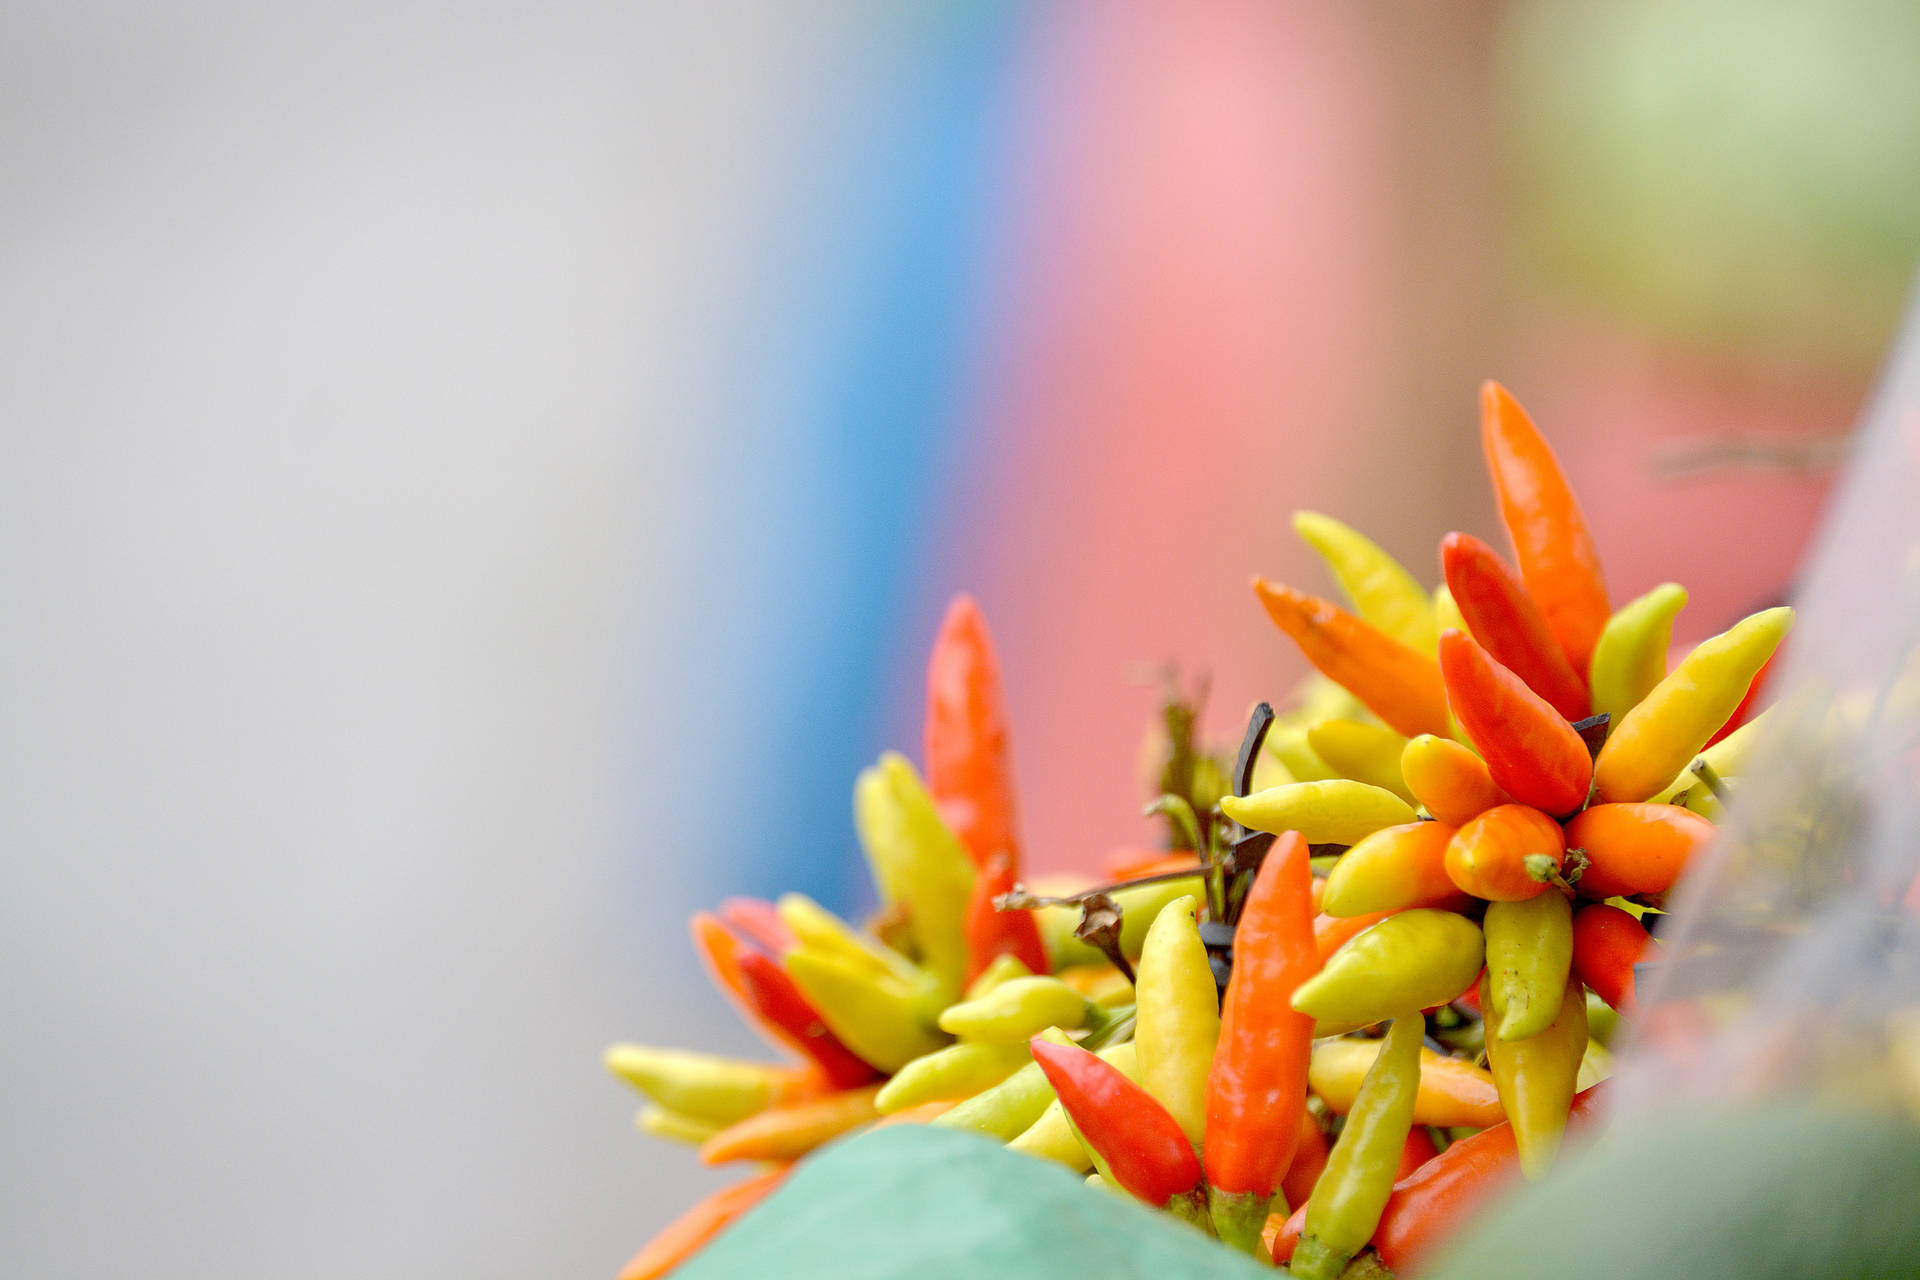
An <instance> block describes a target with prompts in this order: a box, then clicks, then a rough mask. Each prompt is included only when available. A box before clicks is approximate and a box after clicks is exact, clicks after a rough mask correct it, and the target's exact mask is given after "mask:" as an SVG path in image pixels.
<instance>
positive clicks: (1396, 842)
mask: <svg viewBox="0 0 1920 1280" xmlns="http://www.w3.org/2000/svg"><path fill="white" fill-rule="evenodd" d="M1453 833H1454V829H1453V828H1452V827H1450V826H1448V825H1447V824H1446V823H1444V822H1408V823H1404V824H1402V825H1401V826H1397V827H1387V828H1385V829H1383V830H1380V831H1376V832H1374V833H1373V834H1372V835H1370V836H1366V837H1364V838H1363V839H1362V840H1361V841H1360V843H1359V844H1356V845H1354V846H1353V847H1352V848H1350V849H1348V850H1347V851H1346V852H1345V853H1343V854H1341V855H1340V858H1339V860H1338V861H1337V862H1335V863H1334V864H1333V870H1332V871H1331V872H1329V873H1328V875H1327V880H1326V888H1325V889H1324V890H1322V891H1321V895H1320V901H1319V902H1318V903H1317V904H1316V905H1317V906H1318V907H1319V908H1320V910H1321V911H1322V912H1324V913H1325V914H1327V915H1330V916H1357V915H1364V914H1367V913H1370V912H1375V911H1399V910H1402V909H1403V908H1406V907H1430V906H1438V905H1439V904H1441V903H1443V902H1446V901H1447V900H1448V899H1450V898H1453V897H1455V896H1457V895H1458V893H1459V890H1458V889H1456V888H1455V887H1454V883H1453V881H1452V880H1451V879H1449V878H1448V876H1447V844H1448V842H1449V841H1451V840H1452V839H1453Z"/></svg>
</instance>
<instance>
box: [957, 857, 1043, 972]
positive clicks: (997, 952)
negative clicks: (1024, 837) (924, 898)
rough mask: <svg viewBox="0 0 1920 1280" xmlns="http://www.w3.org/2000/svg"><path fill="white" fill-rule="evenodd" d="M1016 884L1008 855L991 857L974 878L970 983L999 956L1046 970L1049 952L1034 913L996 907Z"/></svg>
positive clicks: (969, 931)
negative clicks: (1015, 958) (1043, 941)
mask: <svg viewBox="0 0 1920 1280" xmlns="http://www.w3.org/2000/svg"><path fill="white" fill-rule="evenodd" d="M1014 883H1015V882H1014V866H1013V858H1012V857H1011V856H1010V855H1009V854H1007V853H1005V852H1000V853H991V854H988V855H987V858H986V861H985V862H984V863H982V864H981V867H980V874H979V875H978V876H976V877H975V878H974V882H973V896H972V897H971V898H969V899H968V900H967V915H966V926H965V928H966V940H967V981H968V982H972V981H973V980H974V979H975V978H977V977H979V976H980V974H981V972H982V971H983V970H985V969H986V967H987V966H988V965H989V964H992V963H993V961H994V960H995V958H997V957H999V956H1005V955H1011V956H1014V957H1017V958H1018V959H1019V960H1020V962H1021V963H1022V964H1024V965H1026V966H1027V968H1028V969H1029V970H1031V971H1033V972H1035V973H1038V972H1040V971H1042V970H1044V969H1046V968H1047V950H1046V947H1045V946H1043V945H1042V944H1041V942H1040V926H1039V925H1038V924H1036V923H1034V919H1033V912H1031V911H1025V910H1019V909H1012V910H1007V911H1001V910H1000V909H998V908H997V907H995V906H994V905H993V900H994V899H995V898H996V897H998V896H999V895H1001V894H1003V893H1011V892H1012V891H1013V886H1014Z"/></svg>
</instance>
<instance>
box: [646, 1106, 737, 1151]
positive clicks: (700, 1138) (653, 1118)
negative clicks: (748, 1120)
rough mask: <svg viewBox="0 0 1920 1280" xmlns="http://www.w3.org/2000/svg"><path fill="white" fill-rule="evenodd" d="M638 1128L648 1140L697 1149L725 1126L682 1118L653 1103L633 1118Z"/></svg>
mask: <svg viewBox="0 0 1920 1280" xmlns="http://www.w3.org/2000/svg"><path fill="white" fill-rule="evenodd" d="M634 1122H635V1123H636V1124H638V1125H639V1126H640V1132H642V1133H644V1134H646V1135H647V1136H648V1137H650V1138H659V1139H661V1140H662V1141H665V1142H682V1143H685V1144H686V1145H687V1146H690V1147H697V1146H699V1145H700V1144H701V1143H703V1142H705V1141H706V1140H707V1139H708V1138H711V1137H712V1136H713V1135H714V1134H716V1133H718V1132H720V1130H721V1129H722V1128H724V1127H725V1126H723V1125H717V1124H714V1123H713V1122H712V1121H709V1120H696V1119H694V1118H693V1117H692V1116H683V1115H681V1114H680V1113H679V1112H678V1111H674V1110H672V1109H671V1108H668V1107H663V1106H660V1105H659V1104H658V1103H654V1104H652V1105H649V1106H645V1107H642V1108H640V1114H639V1115H638V1116H636V1117H634Z"/></svg>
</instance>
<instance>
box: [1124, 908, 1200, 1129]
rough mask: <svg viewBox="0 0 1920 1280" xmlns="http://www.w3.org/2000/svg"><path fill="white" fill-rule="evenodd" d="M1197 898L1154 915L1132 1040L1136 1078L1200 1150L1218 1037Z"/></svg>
mask: <svg viewBox="0 0 1920 1280" xmlns="http://www.w3.org/2000/svg"><path fill="white" fill-rule="evenodd" d="M1199 909H1200V900H1199V899H1198V898H1195V897H1192V896H1187V897H1183V898H1178V899H1175V900H1174V901H1173V902H1171V903H1168V904H1167V906H1166V907H1165V908H1164V909H1163V910H1162V911H1161V912H1160V914H1159V915H1158V916H1157V917H1155V918H1154V921H1153V926H1152V927H1151V928H1150V929H1148V930H1147V940H1146V945H1145V946H1143V947H1142V948H1141V951H1140V967H1139V972H1138V980H1137V981H1136V982H1135V983H1134V994H1135V1001H1136V1007H1135V1011H1134V1016H1135V1023H1134V1030H1133V1039H1134V1043H1135V1044H1136V1045H1138V1046H1139V1063H1140V1082H1141V1084H1143V1085H1144V1086H1146V1090H1147V1092H1148V1093H1150V1094H1152V1095H1153V1096H1154V1097H1155V1098H1156V1099H1158V1100H1159V1102H1160V1105H1161V1106H1163V1107H1165V1108H1166V1109H1167V1111H1168V1113H1169V1114H1171V1115H1172V1116H1173V1118H1174V1120H1175V1121H1177V1122H1178V1123H1179V1125H1180V1129H1181V1132H1183V1133H1185V1134H1186V1135H1187V1140H1188V1141H1190V1142H1192V1143H1193V1145H1194V1146H1195V1147H1196V1148H1198V1147H1199V1146H1200V1140H1201V1138H1202V1137H1203V1136H1204V1135H1205V1133H1206V1128H1207V1073H1208V1072H1209V1071H1210V1070H1211V1069H1212V1066H1213V1046H1214V1043H1215V1042H1216V1041H1217V1040H1218V1039H1219V1038H1220V995H1219V989H1218V987H1217V986H1216V985H1215V984H1214V980H1213V969H1212V967H1211V966H1210V965H1209V964H1208V963H1207V948H1206V946H1205V944H1204V943H1202V942H1201V941H1200V927H1199V924H1198V923H1197V919H1196V916H1197V913H1198V911H1199Z"/></svg>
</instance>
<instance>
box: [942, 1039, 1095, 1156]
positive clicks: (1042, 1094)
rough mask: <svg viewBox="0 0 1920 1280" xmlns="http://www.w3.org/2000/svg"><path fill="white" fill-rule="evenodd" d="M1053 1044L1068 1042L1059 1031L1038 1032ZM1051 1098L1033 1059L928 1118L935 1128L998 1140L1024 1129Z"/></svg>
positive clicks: (1037, 1117)
mask: <svg viewBox="0 0 1920 1280" xmlns="http://www.w3.org/2000/svg"><path fill="white" fill-rule="evenodd" d="M1041 1035H1043V1036H1044V1037H1045V1038H1046V1039H1048V1040H1051V1041H1053V1042H1054V1043H1055V1044H1072V1043H1073V1042H1072V1041H1071V1040H1070V1039H1068V1038H1067V1034H1066V1032H1064V1031H1060V1030H1057V1029H1056V1030H1049V1031H1043V1032H1041ZM1052 1101H1053V1086H1052V1085H1050V1084H1048V1083H1047V1076H1046V1073H1045V1072H1044V1071H1042V1070H1041V1069H1040V1064H1039V1063H1037V1062H1028V1063H1027V1065H1026V1066H1024V1067H1021V1068H1020V1069H1019V1070H1018V1071H1016V1072H1014V1073H1013V1074H1012V1075H1010V1076H1008V1077H1007V1078H1006V1079H1005V1080H1002V1081H1001V1082H1000V1083H999V1084H997V1085H995V1086H993V1088H991V1089H988V1090H986V1091H984V1092H982V1093H976V1094H974V1095H973V1097H971V1098H968V1099H967V1100H966V1101H965V1102H963V1103H961V1104H960V1105H959V1106H957V1107H955V1108H954V1109H953V1110H951V1111H949V1112H947V1113H946V1114H945V1115H943V1116H940V1117H939V1118H937V1119H935V1120H933V1121H932V1124H933V1125H934V1126H935V1127H936V1128H941V1129H959V1130H961V1131H963V1132H967V1133H980V1134H985V1135H986V1136H987V1137H990V1138H994V1139H996V1140H998V1141H1000V1142H1006V1141H1008V1140H1009V1139H1012V1138H1016V1137H1018V1136H1019V1135H1020V1134H1022V1133H1024V1132H1026V1130H1027V1129H1028V1128H1030V1127H1031V1126H1032V1125H1033V1122H1034V1121H1036V1120H1038V1119H1039V1118H1040V1116H1041V1113H1042V1112H1044V1111H1045V1110H1046V1109H1047V1104H1048V1103H1049V1102H1052Z"/></svg>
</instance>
